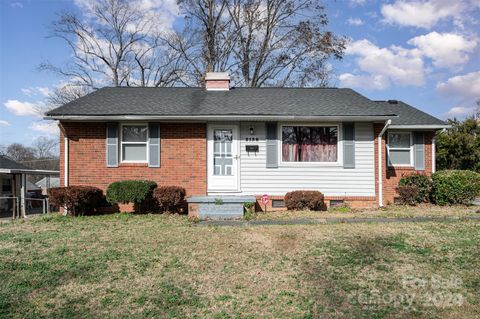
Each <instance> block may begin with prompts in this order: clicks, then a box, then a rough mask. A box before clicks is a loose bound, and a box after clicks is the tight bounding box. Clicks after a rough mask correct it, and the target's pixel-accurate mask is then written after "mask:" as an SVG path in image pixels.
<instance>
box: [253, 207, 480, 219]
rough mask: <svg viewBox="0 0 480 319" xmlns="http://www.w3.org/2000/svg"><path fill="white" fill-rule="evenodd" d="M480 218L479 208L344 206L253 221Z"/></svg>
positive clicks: (262, 216)
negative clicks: (358, 207)
mask: <svg viewBox="0 0 480 319" xmlns="http://www.w3.org/2000/svg"><path fill="white" fill-rule="evenodd" d="M461 216H480V207H478V206H464V205H454V206H438V205H431V204H420V205H417V206H401V205H391V206H386V207H383V208H372V209H350V208H348V207H345V206H342V207H338V208H332V209H329V210H328V211H276V212H275V211H272V212H268V211H267V213H263V212H258V213H256V214H255V215H253V217H252V219H258V220H284V219H297V218H374V217H380V218H398V217H461Z"/></svg>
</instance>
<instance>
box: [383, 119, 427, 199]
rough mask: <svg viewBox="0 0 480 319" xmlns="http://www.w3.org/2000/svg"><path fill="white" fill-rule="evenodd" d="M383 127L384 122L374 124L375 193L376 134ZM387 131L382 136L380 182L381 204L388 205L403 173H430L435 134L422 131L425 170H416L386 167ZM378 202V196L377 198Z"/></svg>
mask: <svg viewBox="0 0 480 319" xmlns="http://www.w3.org/2000/svg"><path fill="white" fill-rule="evenodd" d="M383 127H384V124H375V126H374V131H375V193H376V194H378V134H379V133H380V131H381V130H382V128H383ZM386 136H387V133H385V134H384V135H383V138H382V183H383V187H382V188H383V204H384V205H389V204H393V203H394V199H395V197H397V196H398V194H397V192H396V191H395V188H396V187H397V186H398V182H399V181H400V179H401V178H402V176H404V175H409V174H412V173H425V174H427V175H431V174H432V146H433V145H432V139H433V137H434V136H435V133H434V132H425V133H424V142H425V170H423V171H416V170H415V168H414V167H388V168H387V160H386V156H387V149H386V141H385V138H386ZM377 204H378V198H377Z"/></svg>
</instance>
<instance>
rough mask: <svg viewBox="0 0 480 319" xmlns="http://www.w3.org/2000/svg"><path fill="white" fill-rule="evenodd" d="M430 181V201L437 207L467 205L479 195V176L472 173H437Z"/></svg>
mask: <svg viewBox="0 0 480 319" xmlns="http://www.w3.org/2000/svg"><path fill="white" fill-rule="evenodd" d="M432 180H433V189H432V201H433V202H434V203H436V204H438V205H448V204H469V203H470V202H471V201H472V200H474V199H475V198H476V197H477V196H479V195H480V174H479V173H475V172H473V171H460V170H447V171H439V172H437V173H435V174H433V175H432Z"/></svg>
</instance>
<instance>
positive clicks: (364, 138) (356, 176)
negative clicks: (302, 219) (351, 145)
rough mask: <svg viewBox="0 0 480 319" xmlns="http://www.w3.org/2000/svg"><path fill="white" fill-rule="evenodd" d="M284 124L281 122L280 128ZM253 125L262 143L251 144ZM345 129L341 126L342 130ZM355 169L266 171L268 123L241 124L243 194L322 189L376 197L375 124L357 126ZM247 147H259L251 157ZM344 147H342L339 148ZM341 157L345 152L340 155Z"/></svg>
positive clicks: (330, 193)
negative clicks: (266, 129)
mask: <svg viewBox="0 0 480 319" xmlns="http://www.w3.org/2000/svg"><path fill="white" fill-rule="evenodd" d="M280 124H281V123H279V125H280ZM251 126H253V127H254V130H255V134H254V135H253V137H255V138H257V137H258V138H259V141H258V142H248V141H246V138H249V137H252V135H250V127H251ZM340 129H341V127H340ZM340 135H341V134H340ZM279 138H280V137H279ZM355 140H356V141H355V168H354V169H344V168H343V166H322V165H308V166H307V165H296V166H293V167H292V166H282V164H281V163H279V167H278V168H268V169H267V168H266V158H265V124H264V123H260V122H255V123H241V124H240V186H241V194H242V195H261V194H265V193H266V194H269V195H284V194H285V193H287V192H289V191H292V190H304V189H305V190H306V189H309V190H319V191H321V192H322V193H324V194H325V195H326V196H375V172H374V142H373V125H372V124H371V123H356V124H355ZM245 145H259V152H258V153H256V154H254V153H250V154H248V153H247V152H246V151H245ZM339 147H340V145H339ZM340 154H341V153H340Z"/></svg>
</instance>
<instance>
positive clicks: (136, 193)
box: [107, 180, 157, 204]
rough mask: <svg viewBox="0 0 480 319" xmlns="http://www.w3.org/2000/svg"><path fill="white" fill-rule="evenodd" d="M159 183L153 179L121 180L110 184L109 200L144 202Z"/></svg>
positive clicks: (124, 202) (125, 202)
mask: <svg viewBox="0 0 480 319" xmlns="http://www.w3.org/2000/svg"><path fill="white" fill-rule="evenodd" d="M155 187H157V183H155V182H152V181H143V180H131V181H119V182H114V183H111V184H110V185H108V189H107V201H108V202H109V203H112V204H113V203H121V204H127V203H135V204H140V203H142V202H143V201H144V200H145V199H147V197H149V196H151V195H152V192H153V190H154V189H155Z"/></svg>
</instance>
